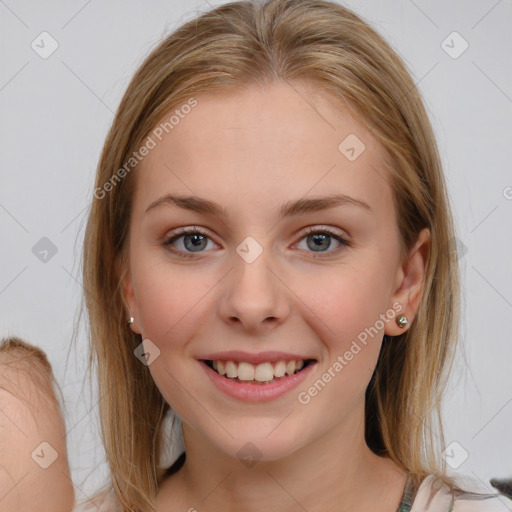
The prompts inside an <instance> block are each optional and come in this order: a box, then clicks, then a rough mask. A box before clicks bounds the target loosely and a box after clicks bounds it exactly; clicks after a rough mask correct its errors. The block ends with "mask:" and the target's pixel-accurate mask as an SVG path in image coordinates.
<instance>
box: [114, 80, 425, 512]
mask: <svg viewBox="0 0 512 512" xmlns="http://www.w3.org/2000/svg"><path fill="white" fill-rule="evenodd" d="M196 99H197V101H198V106H197V107H196V108H195V109H194V110H193V111H192V112H191V113H190V114H189V115H188V116H187V117H186V118H185V119H182V120H181V121H180V123H179V125H178V126H176V127H175V128H174V130H173V131H171V132H169V134H168V135H167V136H166V137H165V138H163V140H162V141H161V142H160V143H159V144H158V145H157V146H156V147H155V148H154V149H153V150H152V151H151V152H150V154H149V155H148V156H147V157H146V158H145V159H144V161H143V162H142V167H141V168H140V169H138V170H137V172H138V175H137V189H136V194H135V198H134V205H133V210H132V218H131V224H130V246H129V259H130V268H129V271H128V273H127V275H126V278H125V279H124V292H125V300H126V303H127V306H128V307H129V309H130V311H131V313H132V315H133V316H134V318H135V322H134V323H133V324H132V325H131V328H132V330H133V331H134V332H136V333H139V334H141V335H142V338H143V339H150V340H151V342H152V343H154V345H156V346H157V347H158V349H159V351H160V353H159V355H158V357H157V358H156V359H155V360H154V361H153V362H152V363H151V364H150V366H149V368H150V371H151V374H152V376H153V378H154V379H155V382H156V384H157V386H158V387H159V389H160V391H161V392H162V394H163V396H164V397H165V399H166V400H167V401H168V402H169V404H170V405H171V407H173V408H174V409H175V410H176V412H177V413H178V415H179V416H180V417H181V418H182V420H183V433H184V440H185V446H186V452H187V459H186V462H185V465H184V467H183V468H182V470H180V471H179V472H178V473H176V474H175V475H174V476H172V477H170V478H168V479H167V480H166V481H164V482H163V484H162V486H161V488H160V491H159V493H158V496H157V510H158V511H162V512H164V511H165V512H166V511H172V510H188V509H189V508H193V507H195V508H197V509H198V510H201V511H203V510H208V511H209V510H212V511H213V510H226V511H234V510H244V511H251V510H253V509H254V510H262V509H263V510H272V511H273V510H276V511H277V510H279V511H288V510H290V511H291V510H297V509H298V504H300V505H301V506H302V507H304V508H305V509H306V510H308V512H316V511H320V510H321V511H326V510H337V511H349V510H351V511H353V510H359V511H365V510H377V509H378V510H379V511H381V512H386V511H389V512H395V510H396V508H397V507H398V504H399V501H400V497H401V494H402V491H403V487H404V485H405V477H406V474H405V472H404V471H402V470H401V469H399V468H398V467H397V466H396V465H395V464H394V463H392V462H391V461H390V460H389V459H385V458H382V457H378V456H377V455H375V454H373V452H371V451H370V450H369V448H368V447H367V445H366V443H365V441H364V398H365V390H366V388H367V385H368V383H369V381H370V378H371V376H372V373H373V370H374V368H375V365H376V363H377V359H378V355H379V351H380V347H381V343H382V336H383V334H388V335H391V336H395V335H397V334H400V333H401V332H403V330H402V329H400V328H399V327H398V326H397V325H396V323H395V321H394V320H392V321H388V322H386V323H385V326H384V327H383V328H382V329H380V330H379V334H378V335H375V336H373V337H370V338H369V342H368V343H367V345H366V346H364V348H363V349H362V350H361V351H360V352H359V353H358V354H357V355H356V356H354V358H353V359H352V360H351V361H350V362H349V363H348V364H347V365H346V366H344V368H343V370H342V371H340V372H338V373H337V374H336V377H335V378H333V379H332V380H331V382H329V384H328V385H327V386H326V387H325V388H324V389H323V390H322V391H321V392H320V393H318V394H317V396H315V397H314V398H313V399H312V400H311V401H310V402H309V403H308V404H307V405H304V404H301V403H300V402H299V401H298V399H297V394H298V393H299V392H300V391H304V390H307V389H308V388H309V387H310V386H311V385H312V384H313V383H314V382H315V381H316V380H317V379H319V378H321V376H322V374H323V373H325V372H326V371H327V370H328V368H329V367H332V365H333V363H334V362H335V361H336V360H337V357H338V356H340V355H341V356H342V355H343V354H344V353H345V352H346V351H347V350H349V348H350V346H351V344H352V342H353V341H354V340H355V339H356V338H357V336H358V334H359V333H361V332H362V331H364V329H365V328H369V327H371V326H374V325H375V323H376V321H377V320H378V319H379V315H381V314H384V313H386V311H389V310H392V305H393V303H396V302H398V303H399V304H400V305H401V306H402V308H403V309H402V310H401V311H400V313H401V314H405V315H406V316H407V317H408V319H409V322H412V320H413V318H414V315H415V313H416V311H417V308H418V305H419V300H420V294H421V289H422V285H423V279H424V268H425V262H426V257H427V255H428V245H429V232H428V230H424V231H423V232H422V233H421V234H420V237H419V238H418V242H417V244H416V246H415V247H413V248H412V250H411V251H410V253H409V259H408V261H407V262H406V263H405V264H401V262H400V258H399V237H398V228H397V221H396V218H395V211H394V205H393V198H392V191H391V188H390V186H389V184H388V182H389V176H388V175H387V174H386V173H385V170H384V169H383V167H382V162H383V161H384V159H385V153H384V151H383V149H382V148H381V147H380V145H379V144H378V143H377V142H376V140H375V139H374V138H373V137H372V135H371V134H370V133H369V132H368V130H366V129H365V128H364V127H363V126H362V124H360V123H359V122H358V121H357V119H356V118H355V117H354V114H353V113H352V111H351V110H350V109H348V108H343V109H341V108H340V107H339V105H338V107H336V106H335V105H334V103H333V102H332V98H329V97H328V96H326V95H325V93H322V92H320V91H318V90H317V89H315V88H314V87H312V86H307V85H305V84H302V85H301V86H300V87H299V86H298V85H297V84H295V85H294V87H291V86H290V85H289V84H287V83H284V82H277V83H274V84H272V85H270V86H267V87H265V88H263V87H262V86H254V87H251V88H250V89H248V90H246V91H240V92H238V93H236V94H235V93H232V92H231V93H228V94H225V93H215V94H208V95H198V96H196ZM349 134H356V135H357V137H358V138H359V139H360V140H361V141H363V142H364V144H365V146H366V149H365V151H364V152H363V153H362V154H361V155H360V156H359V157H358V158H357V159H356V160H355V161H349V160H348V159H347V158H346V157H345V156H344V154H342V153H341V152H340V151H339V150H338V146H339V144H340V143H341V142H342V141H343V140H344V139H345V138H346V137H347V136H348V135H349ZM168 193H173V194H178V193H179V194H186V195H197V196H200V197H203V198H207V199H210V200H213V201H215V202H217V203H220V205H222V206H223V207H224V208H225V209H226V210H227V213H228V216H227V217H226V218H219V217H216V216H215V215H212V214H200V213H196V212H190V211H186V210H182V209H180V208H178V207H176V206H171V205H164V206H159V207H157V208H155V209H153V210H151V211H150V212H149V213H147V214H144V211H145V209H146V208H147V207H148V205H149V204H151V203H152V202H153V201H155V200H156V199H158V198H159V197H161V196H163V195H165V194H168ZM333 193H339V194H346V195H349V196H351V197H354V198H358V199H361V200H363V201H365V202H367V203H368V204H369V205H370V207H371V211H367V210H365V209H364V208H360V207H356V206H340V207H336V208H332V209H329V210H325V211H320V212H314V213H312V212H309V213H306V214H301V215H298V216H294V217H290V218H285V219H282V220H280V221H278V213H279V209H280V207H281V205H283V204H284V203H287V202H288V201H292V200H295V199H300V198H303V197H308V198H309V197H320V196H323V195H327V194H333ZM185 226H198V227H200V228H202V229H203V231H206V232H207V235H208V237H209V238H208V239H207V240H208V241H207V245H203V246H202V247H204V248H202V249H200V250H199V252H193V249H192V251H191V250H190V247H192V248H193V244H192V243H190V242H189V243H188V244H187V245H184V242H185V239H184V238H181V239H179V240H176V241H175V242H174V243H173V246H171V248H170V247H169V246H165V245H163V244H164V242H165V241H166V240H168V239H169V238H170V237H171V235H173V234H175V233H176V232H177V229H178V228H180V227H185ZM308 226H311V227H315V228H318V230H319V231H322V227H324V228H325V227H329V228H331V229H332V230H334V231H335V232H336V233H337V234H339V235H340V236H341V237H343V238H345V239H346V240H348V241H349V242H350V243H351V246H344V245H340V243H339V242H337V241H336V239H335V238H331V239H330V242H331V244H330V246H329V247H327V248H325V247H326V246H327V244H328V242H327V243H326V244H325V245H324V246H322V247H323V249H322V248H320V249H315V244H314V240H313V241H311V237H310V242H309V243H308V233H306V232H304V228H306V227H308ZM247 236H251V237H253V238H254V239H255V240H256V241H257V243H258V244H259V245H260V246H261V248H262V250H263V252H262V253H261V255H260V256H259V257H258V258H257V259H256V260H255V261H253V262H252V263H247V262H246V261H245V260H244V259H243V258H241V257H240V256H239V254H237V252H236V249H237V247H238V246H239V244H240V243H241V242H242V241H243V240H244V239H245V238H246V237H247ZM172 248H174V249H175V250H176V251H181V253H186V254H189V255H191V256H192V257H191V258H189V259H187V258H184V257H180V256H178V255H176V254H174V253H173V252H172V251H171V249H172ZM223 350H244V351H247V352H251V353H258V352H262V351H267V350H279V351H283V352H288V353H294V354H303V355H304V356H305V357H311V358H315V359H316V360H317V363H316V366H315V368H314V369H313V372H312V373H311V374H310V375H309V377H308V379H307V381H306V382H305V383H304V384H302V385H300V387H299V388H297V389H294V390H292V391H290V392H288V393H286V394H285V395H284V396H281V397H279V398H277V399H275V400H272V401H270V402H265V403H256V404H255V403H244V402H242V401H240V400H236V399H234V398H230V397H228V396H226V395H224V394H222V393H221V392H220V391H218V390H217V389H216V388H215V387H214V386H213V385H212V383H211V382H210V380H209V379H208V377H207V375H206V374H205V372H204V371H202V369H201V366H200V363H198V361H197V360H196V357H197V356H198V355H200V354H204V353H207V352H213V351H223ZM247 442H251V443H253V444H254V445H255V446H256V447H257V448H258V450H259V453H260V455H259V457H261V458H260V459H259V460H258V462H257V463H256V464H255V465H253V466H252V467H250V468H249V467H246V466H245V465H244V464H243V463H242V462H241V461H240V460H239V458H238V457H237V452H238V451H239V450H240V449H241V448H242V447H243V446H244V445H245V444H246V443H247Z"/></svg>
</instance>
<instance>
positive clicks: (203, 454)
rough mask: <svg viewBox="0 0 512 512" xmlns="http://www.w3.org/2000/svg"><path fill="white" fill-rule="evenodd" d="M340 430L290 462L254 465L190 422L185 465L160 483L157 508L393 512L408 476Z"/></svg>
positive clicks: (360, 435) (356, 433)
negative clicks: (218, 445) (217, 444)
mask: <svg viewBox="0 0 512 512" xmlns="http://www.w3.org/2000/svg"><path fill="white" fill-rule="evenodd" d="M360 425H364V422H361V423H360ZM341 430H342V429H341V428H339V427H338V428H337V429H335V430H333V431H331V432H327V433H325V434H324V435H323V436H322V437H321V438H319V439H317V440H316V441H315V442H313V443H310V444H308V445H307V446H304V447H302V448H300V449H298V450H296V451H295V452H294V453H292V454H291V455H289V456H287V457H285V458H282V459H279V460H259V461H256V462H255V463H253V465H251V466H250V467H248V465H246V464H244V463H243V462H242V461H240V460H239V459H237V458H233V457H230V456H228V455H226V454H225V453H224V452H222V451H220V450H218V449H217V448H215V447H214V446H212V445H211V444H210V443H209V442H208V440H206V439H205V438H204V437H202V436H200V435H199V434H198V433H197V432H195V431H194V430H192V429H190V427H188V426H187V425H185V424H184V429H183V434H184V440H185V446H186V454H187V455H186V460H185V464H184V465H183V467H182V468H181V470H180V471H178V472H177V473H176V474H175V475H173V476H172V477H170V478H169V479H168V481H164V482H163V483H162V486H161V491H159V495H158V496H157V502H156V503H157V510H158V511H159V512H160V511H162V512H170V511H172V510H178V509H184V510H194V509H197V510H200V511H201V512H203V511H204V512H209V511H215V510H223V511H226V512H235V511H240V510H244V511H246V512H253V511H254V512H256V511H258V512H259V511H261V510H268V511H274V510H275V511H279V512H291V511H296V510H306V511H308V512H320V511H322V512H323V511H325V510H333V508H336V510H337V511H339V512H349V511H351V512H352V511H354V510H358V511H364V510H377V509H378V510H379V511H382V512H387V511H389V512H395V511H396V510H397V508H398V505H399V503H400V498H401V496H402V492H403V488H404V485H405V479H406V476H407V475H406V472H405V471H403V470H401V469H399V468H398V467H397V466H396V465H395V464H394V463H393V462H392V461H391V460H390V459H388V458H383V457H379V456H377V455H375V454H374V453H373V452H372V451H371V450H370V449H369V448H368V446H367V445H366V443H365V441H364V428H363V430H361V428H359V429H356V430H353V434H352V435H347V434H346V432H342V431H341ZM178 502H179V503H180V505H181V507H180V508H178V507H176V506H175V505H176V504H177V503H178ZM183 507H186V508H183Z"/></svg>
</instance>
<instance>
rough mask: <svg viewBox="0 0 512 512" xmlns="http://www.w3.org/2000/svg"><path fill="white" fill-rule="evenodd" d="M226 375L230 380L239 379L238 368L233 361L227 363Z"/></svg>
mask: <svg viewBox="0 0 512 512" xmlns="http://www.w3.org/2000/svg"><path fill="white" fill-rule="evenodd" d="M226 375H227V376H228V377H229V378H230V379H236V378H237V377H238V371H237V367H236V364H235V363H234V362H233V361H226Z"/></svg>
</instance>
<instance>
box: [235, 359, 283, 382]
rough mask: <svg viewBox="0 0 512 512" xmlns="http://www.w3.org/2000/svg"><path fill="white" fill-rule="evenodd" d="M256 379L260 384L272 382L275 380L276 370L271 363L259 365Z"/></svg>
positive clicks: (255, 374) (255, 373)
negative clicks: (267, 381)
mask: <svg viewBox="0 0 512 512" xmlns="http://www.w3.org/2000/svg"><path fill="white" fill-rule="evenodd" d="M238 374H240V366H239V367H238ZM239 378H240V377H239ZM254 378H255V380H257V381H259V382H265V381H266V380H272V379H273V378H274V368H272V365H271V364H270V363H263V364H259V365H258V366H256V371H255V372H254Z"/></svg>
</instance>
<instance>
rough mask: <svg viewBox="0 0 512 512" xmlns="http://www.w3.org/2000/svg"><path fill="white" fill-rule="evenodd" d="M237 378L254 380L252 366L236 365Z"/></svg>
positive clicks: (248, 364) (249, 364)
mask: <svg viewBox="0 0 512 512" xmlns="http://www.w3.org/2000/svg"><path fill="white" fill-rule="evenodd" d="M238 378H239V379H240V380H254V366H253V365H252V364H251V363H238Z"/></svg>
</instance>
